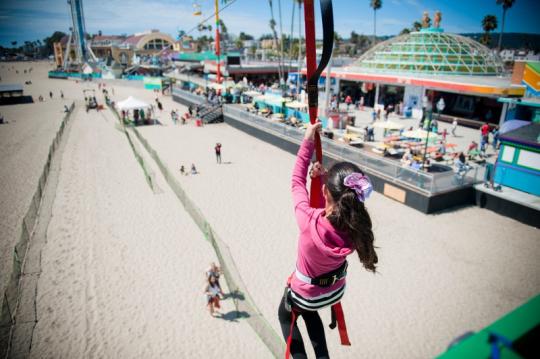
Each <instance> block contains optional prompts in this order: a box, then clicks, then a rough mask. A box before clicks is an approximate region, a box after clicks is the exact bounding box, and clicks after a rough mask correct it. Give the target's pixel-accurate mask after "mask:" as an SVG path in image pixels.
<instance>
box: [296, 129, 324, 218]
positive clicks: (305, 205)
mask: <svg viewBox="0 0 540 359" xmlns="http://www.w3.org/2000/svg"><path fill="white" fill-rule="evenodd" d="M319 128H320V124H315V125H308V128H307V129H306V136H305V138H304V140H303V141H302V144H301V145H300V149H299V150H298V154H297V155H296V163H295V166H294V170H293V174H292V195H293V203H294V212H295V215H296V221H297V222H298V226H299V227H300V228H301V229H302V228H304V226H305V225H306V224H307V223H308V222H309V218H310V217H311V215H312V214H313V211H314V209H313V208H311V207H310V205H309V194H308V191H307V188H306V182H307V181H306V177H307V173H308V168H309V162H310V159H311V157H312V156H313V150H314V149H315V144H314V142H313V136H314V134H315V131H317V130H318V129H319Z"/></svg>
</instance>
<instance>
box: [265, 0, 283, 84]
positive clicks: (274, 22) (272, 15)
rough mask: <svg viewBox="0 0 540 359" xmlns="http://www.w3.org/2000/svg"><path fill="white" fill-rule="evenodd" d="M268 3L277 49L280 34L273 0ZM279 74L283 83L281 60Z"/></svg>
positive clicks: (271, 27)
mask: <svg viewBox="0 0 540 359" xmlns="http://www.w3.org/2000/svg"><path fill="white" fill-rule="evenodd" d="M268 5H269V6H270V16H271V19H270V29H272V33H273V34H274V44H275V45H276V50H277V49H278V48H279V45H278V35H277V31H276V20H275V19H274V6H273V4H272V0H268ZM278 76H279V82H280V83H281V80H282V79H283V76H282V71H281V61H280V62H279V65H278Z"/></svg>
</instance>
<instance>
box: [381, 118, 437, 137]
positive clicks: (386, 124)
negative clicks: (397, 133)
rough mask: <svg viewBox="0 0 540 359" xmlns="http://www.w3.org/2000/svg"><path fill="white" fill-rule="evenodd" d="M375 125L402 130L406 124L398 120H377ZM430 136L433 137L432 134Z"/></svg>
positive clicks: (386, 128)
mask: <svg viewBox="0 0 540 359" xmlns="http://www.w3.org/2000/svg"><path fill="white" fill-rule="evenodd" d="M373 127H375V128H384V129H385V130H401V129H402V128H403V127H405V126H403V125H402V124H400V123H397V122H392V121H384V122H375V124H374V125H373ZM411 132H412V131H411ZM430 137H431V135H430Z"/></svg>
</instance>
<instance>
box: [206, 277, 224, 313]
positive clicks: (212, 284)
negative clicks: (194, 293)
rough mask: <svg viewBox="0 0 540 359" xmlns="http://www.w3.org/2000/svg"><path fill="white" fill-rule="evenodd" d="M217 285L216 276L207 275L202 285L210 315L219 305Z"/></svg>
mask: <svg viewBox="0 0 540 359" xmlns="http://www.w3.org/2000/svg"><path fill="white" fill-rule="evenodd" d="M219 291H220V288H219V285H218V284H217V283H216V277H214V276H209V277H208V279H207V283H206V285H205V286H204V294H206V306H207V307H208V311H209V312H210V315H211V316H214V313H215V312H217V310H218V309H220V308H221V307H220V305H219Z"/></svg>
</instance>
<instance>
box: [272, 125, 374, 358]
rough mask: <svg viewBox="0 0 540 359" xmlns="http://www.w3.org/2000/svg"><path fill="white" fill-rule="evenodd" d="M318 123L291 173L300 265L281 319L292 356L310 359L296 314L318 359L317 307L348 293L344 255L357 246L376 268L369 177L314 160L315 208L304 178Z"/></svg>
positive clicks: (345, 165) (324, 353)
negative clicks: (319, 201) (318, 181)
mask: <svg viewBox="0 0 540 359" xmlns="http://www.w3.org/2000/svg"><path fill="white" fill-rule="evenodd" d="M320 127H321V125H320V123H316V124H313V125H308V128H307V130H306V135H305V138H304V141H303V142H302V144H301V146H300V149H299V150H298V155H297V158H296V165H295V168H294V172H293V176H292V194H293V200H294V206H295V215H296V220H297V223H298V227H299V229H300V237H299V240H298V255H297V260H296V270H295V272H294V273H293V274H292V275H291V277H290V278H289V283H288V287H287V289H286V292H285V295H284V297H283V299H282V301H281V304H280V306H279V311H278V314H279V321H280V324H281V329H282V332H283V336H284V338H285V340H287V341H288V343H290V353H291V354H292V356H293V358H306V351H305V348H304V343H303V340H302V336H301V334H300V332H299V330H298V327H297V324H296V322H295V318H296V317H297V316H302V317H303V318H304V321H305V323H306V327H307V330H308V333H309V337H310V340H311V343H312V344H313V348H314V350H315V354H316V356H317V358H325V357H328V349H327V347H326V338H325V335H324V327H323V325H322V322H321V319H320V317H319V314H318V312H317V310H319V309H322V308H325V307H328V306H331V305H334V304H336V303H338V302H339V301H340V300H341V298H342V297H343V294H344V292H345V276H346V274H347V261H346V257H347V256H348V255H349V254H351V253H352V252H354V251H356V252H357V254H358V256H359V258H360V262H362V264H363V265H364V267H365V268H366V269H367V270H369V271H372V272H375V271H376V267H375V264H376V263H377V260H378V259H377V254H376V253H375V247H374V245H373V241H374V237H373V232H372V225H371V219H370V217H369V214H368V212H367V210H366V208H365V206H364V201H365V200H366V199H367V198H368V197H369V195H370V194H371V192H372V186H371V182H370V181H369V179H368V178H367V176H365V175H364V174H363V173H362V171H361V170H360V169H359V168H358V166H356V165H354V164H352V163H349V162H340V163H337V164H335V165H334V166H332V167H331V168H330V170H329V171H328V172H327V173H326V172H325V170H324V168H323V167H322V166H321V165H320V164H319V163H315V164H314V166H313V168H312V171H311V177H316V176H323V183H324V185H323V187H322V192H323V197H324V199H325V208H312V207H310V205H309V195H308V191H307V189H306V177H307V174H308V167H309V163H310V159H311V157H312V156H313V151H314V147H315V145H314V142H313V139H314V136H315V132H316V131H319V130H320Z"/></svg>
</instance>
